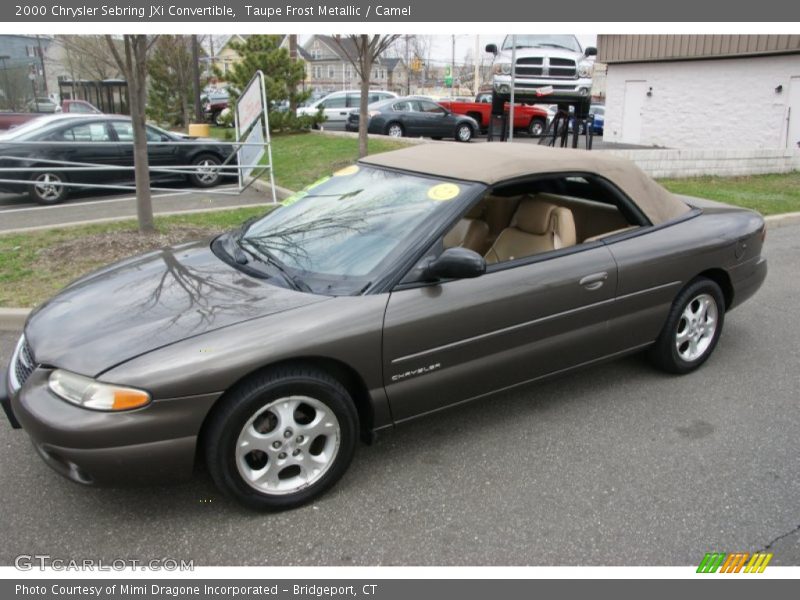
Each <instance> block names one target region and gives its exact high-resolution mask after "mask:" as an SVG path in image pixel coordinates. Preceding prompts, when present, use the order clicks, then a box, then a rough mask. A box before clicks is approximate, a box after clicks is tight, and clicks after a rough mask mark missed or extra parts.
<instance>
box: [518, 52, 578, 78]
mask: <svg viewBox="0 0 800 600" xmlns="http://www.w3.org/2000/svg"><path fill="white" fill-rule="evenodd" d="M515 71H516V76H517V77H545V78H554V79H574V78H575V77H576V76H577V74H578V70H577V68H576V66H575V61H574V60H572V59H571V58H547V57H541V56H529V57H524V58H519V59H517V67H516V69H515Z"/></svg>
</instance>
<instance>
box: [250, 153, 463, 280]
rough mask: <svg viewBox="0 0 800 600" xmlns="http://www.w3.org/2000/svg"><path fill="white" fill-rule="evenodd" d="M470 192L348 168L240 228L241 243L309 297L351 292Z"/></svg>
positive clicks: (391, 173)
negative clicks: (290, 277) (299, 283)
mask: <svg viewBox="0 0 800 600" xmlns="http://www.w3.org/2000/svg"><path fill="white" fill-rule="evenodd" d="M476 187H478V186H477V184H470V183H462V182H457V183H455V182H448V181H443V180H441V179H435V178H429V177H424V176H416V175H409V174H404V173H398V172H395V171H388V170H384V169H378V168H373V167H366V166H363V165H353V166H350V167H347V168H345V169H342V170H341V171H338V172H337V173H336V174H334V175H333V176H331V177H325V178H323V179H321V180H320V181H318V182H317V183H315V184H312V185H311V186H309V187H307V188H306V189H305V190H303V191H301V192H298V193H297V194H295V195H294V196H291V197H290V198H288V199H286V200H284V202H283V203H282V206H280V207H279V208H278V209H277V210H274V211H273V212H271V213H270V214H268V215H267V216H265V217H264V218H262V219H261V220H259V221H256V222H255V223H253V224H252V225H250V227H249V228H247V230H246V232H245V233H244V234H243V235H242V237H241V240H240V245H241V246H242V248H244V249H245V250H247V251H249V252H251V253H252V254H256V255H261V257H262V259H266V260H267V261H270V260H272V261H273V262H274V263H275V264H276V265H277V266H279V267H282V268H283V269H285V270H286V271H288V272H290V273H291V274H292V275H293V276H295V277H297V278H300V279H302V281H303V283H304V284H305V287H308V288H310V289H312V290H313V291H317V292H319V293H332V294H354V293H358V292H359V291H360V290H362V289H365V288H366V287H368V286H369V284H370V282H372V281H374V280H375V278H378V277H381V276H383V275H384V274H385V273H384V272H385V270H386V268H387V267H388V266H389V265H390V264H391V263H392V262H393V261H395V260H396V259H398V258H399V257H401V256H403V255H404V253H406V252H407V251H409V249H410V248H411V247H412V246H413V245H414V244H415V243H416V242H417V240H419V239H420V237H424V236H428V237H429V236H430V235H431V234H432V232H433V230H434V229H435V228H436V226H437V224H438V223H440V220H439V219H438V218H437V217H439V216H440V215H441V214H442V211H445V210H447V209H448V206H452V203H451V202H450V201H452V200H456V201H458V200H461V199H465V198H469V197H471V196H472V195H473V190H474V189H475V188H476Z"/></svg>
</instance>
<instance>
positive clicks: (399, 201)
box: [245, 185, 431, 271]
mask: <svg viewBox="0 0 800 600" xmlns="http://www.w3.org/2000/svg"><path fill="white" fill-rule="evenodd" d="M426 187H427V185H426ZM415 188H416V186H415ZM381 191H384V190H381ZM361 192H362V191H361V190H359V191H356V192H351V193H348V194H342V195H341V196H337V198H336V199H335V200H333V199H330V198H325V199H324V200H323V199H322V198H321V197H319V196H317V197H309V198H307V199H304V202H312V203H313V202H324V204H323V205H321V207H320V208H319V210H314V208H313V207H305V208H306V212H304V213H302V217H305V218H302V217H301V218H300V219H295V218H285V219H283V220H282V221H279V222H278V223H274V224H272V223H270V224H267V225H268V226H270V225H271V226H270V227H269V230H268V231H265V232H261V231H258V230H257V229H255V228H254V229H251V231H249V232H248V233H247V235H246V236H245V239H246V241H247V242H249V243H250V244H252V246H253V247H254V248H256V249H257V250H261V251H262V252H265V253H268V254H271V255H273V256H275V257H276V258H278V259H279V260H281V261H282V262H284V263H287V264H288V265H289V266H290V267H293V268H298V269H302V270H305V271H317V269H318V267H319V263H321V262H324V261H326V260H328V261H329V260H330V259H331V258H332V257H331V255H330V254H329V253H330V252H335V251H339V252H342V251H346V252H350V253H358V252H359V251H360V250H363V249H364V246H365V245H366V249H368V250H370V251H372V252H373V256H371V257H370V258H372V259H373V261H372V262H374V263H378V262H380V260H381V259H382V258H383V256H385V255H386V254H388V253H389V252H390V251H391V250H392V249H393V248H394V247H395V246H397V244H399V243H400V242H401V241H402V240H403V239H404V238H406V237H407V236H408V235H409V234H411V233H412V232H413V230H414V229H415V228H416V227H417V226H419V224H420V223H421V222H422V221H423V220H424V219H425V218H427V216H428V215H429V214H430V212H431V203H430V202H429V201H423V202H421V201H419V200H415V199H414V197H415V196H416V197H417V198H419V197H420V196H422V197H424V195H423V193H422V192H421V191H420V190H419V189H413V188H412V189H409V188H408V187H407V186H403V187H400V188H399V189H397V188H395V189H386V190H385V193H386V195H385V196H383V197H380V196H379V197H378V198H375V196H376V195H378V194H376V192H375V191H371V192H370V195H371V196H372V198H365V199H358V198H357V196H358V195H359V194H360V193H361ZM379 192H380V191H379ZM373 198H375V199H373ZM332 202H335V203H336V205H334V206H331V203H332ZM340 203H341V204H340ZM315 213H316V215H318V216H315ZM375 237H380V238H382V239H383V240H386V243H383V244H380V245H376V244H374V240H373V241H372V243H371V242H370V238H375ZM309 249H312V252H309ZM314 251H316V253H314ZM320 253H322V254H320Z"/></svg>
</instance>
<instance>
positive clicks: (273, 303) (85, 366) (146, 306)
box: [25, 242, 327, 376]
mask: <svg viewBox="0 0 800 600" xmlns="http://www.w3.org/2000/svg"><path fill="white" fill-rule="evenodd" d="M326 299H327V297H326V296H321V295H316V294H306V293H301V292H297V291H293V290H289V289H286V288H283V287H279V286H277V285H274V284H272V283H270V281H269V280H263V279H256V278H254V277H250V276H248V275H246V274H244V273H242V272H240V271H238V270H237V269H235V268H233V267H231V266H230V265H228V264H227V263H225V262H223V261H222V260H220V259H219V258H218V257H217V256H216V255H215V254H214V253H213V252H212V251H211V248H210V245H209V243H208V242H195V243H191V244H184V245H181V246H174V247H171V248H165V249H163V250H158V251H155V252H150V253H148V254H144V255H141V256H137V257H133V258H130V259H127V260H124V261H122V262H119V263H116V264H114V265H111V266H109V267H106V268H104V269H101V270H100V271H97V272H95V273H92V274H90V275H88V276H86V277H84V278H82V279H79V280H77V281H76V282H74V283H72V284H70V285H69V286H68V287H66V288H64V290H62V291H61V292H60V293H58V294H57V295H56V296H54V297H53V298H52V299H51V300H49V301H47V302H46V303H45V304H43V305H42V306H41V307H39V308H38V309H36V310H35V311H34V312H33V313H32V314H31V316H30V317H29V318H28V322H27V324H26V326H25V335H26V338H27V340H28V343H29V345H30V348H31V350H32V352H33V355H34V358H35V360H36V362H37V363H39V364H43V365H48V366H54V367H59V368H63V369H68V370H70V371H74V372H77V373H81V374H83V375H89V376H96V375H98V374H100V373H102V372H103V371H105V370H107V369H109V368H111V367H113V366H115V365H117V364H120V363H122V362H124V361H126V360H130V359H131V358H134V357H136V356H139V355H142V354H144V353H147V352H150V351H152V350H155V349H156V348H160V347H163V346H166V345H169V344H172V343H174V342H177V341H180V340H183V339H186V338H190V337H195V336H198V335H202V334H204V333H207V332H209V331H214V330H217V329H220V328H222V327H227V326H229V325H233V324H235V323H240V322H242V321H247V320H251V319H257V318H260V317H265V316H268V315H272V314H275V313H279V312H282V311H287V310H291V309H293V308H298V307H300V306H305V305H308V304H312V303H315V302H321V301H324V300H326Z"/></svg>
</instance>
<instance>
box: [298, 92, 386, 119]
mask: <svg viewBox="0 0 800 600" xmlns="http://www.w3.org/2000/svg"><path fill="white" fill-rule="evenodd" d="M389 98H397V94H395V93H394V92H389V91H386V90H370V92H369V98H368V104H372V103H373V102H380V101H381V100H387V99H389ZM360 103H361V90H343V91H341V92H333V93H332V94H328V95H327V96H325V97H324V98H322V99H320V100H317V101H316V102H313V103H312V104H309V105H308V106H301V107H300V108H298V109H297V116H298V117H299V116H301V115H315V114H317V111H318V110H319V109H320V108H321V109H322V114H324V115H325V117H326V122H328V123H331V122H337V121H338V122H342V123H343V122H344V121H346V120H347V115H348V114H349V113H350V111H352V110H353V109H358V107H359V105H360Z"/></svg>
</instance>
